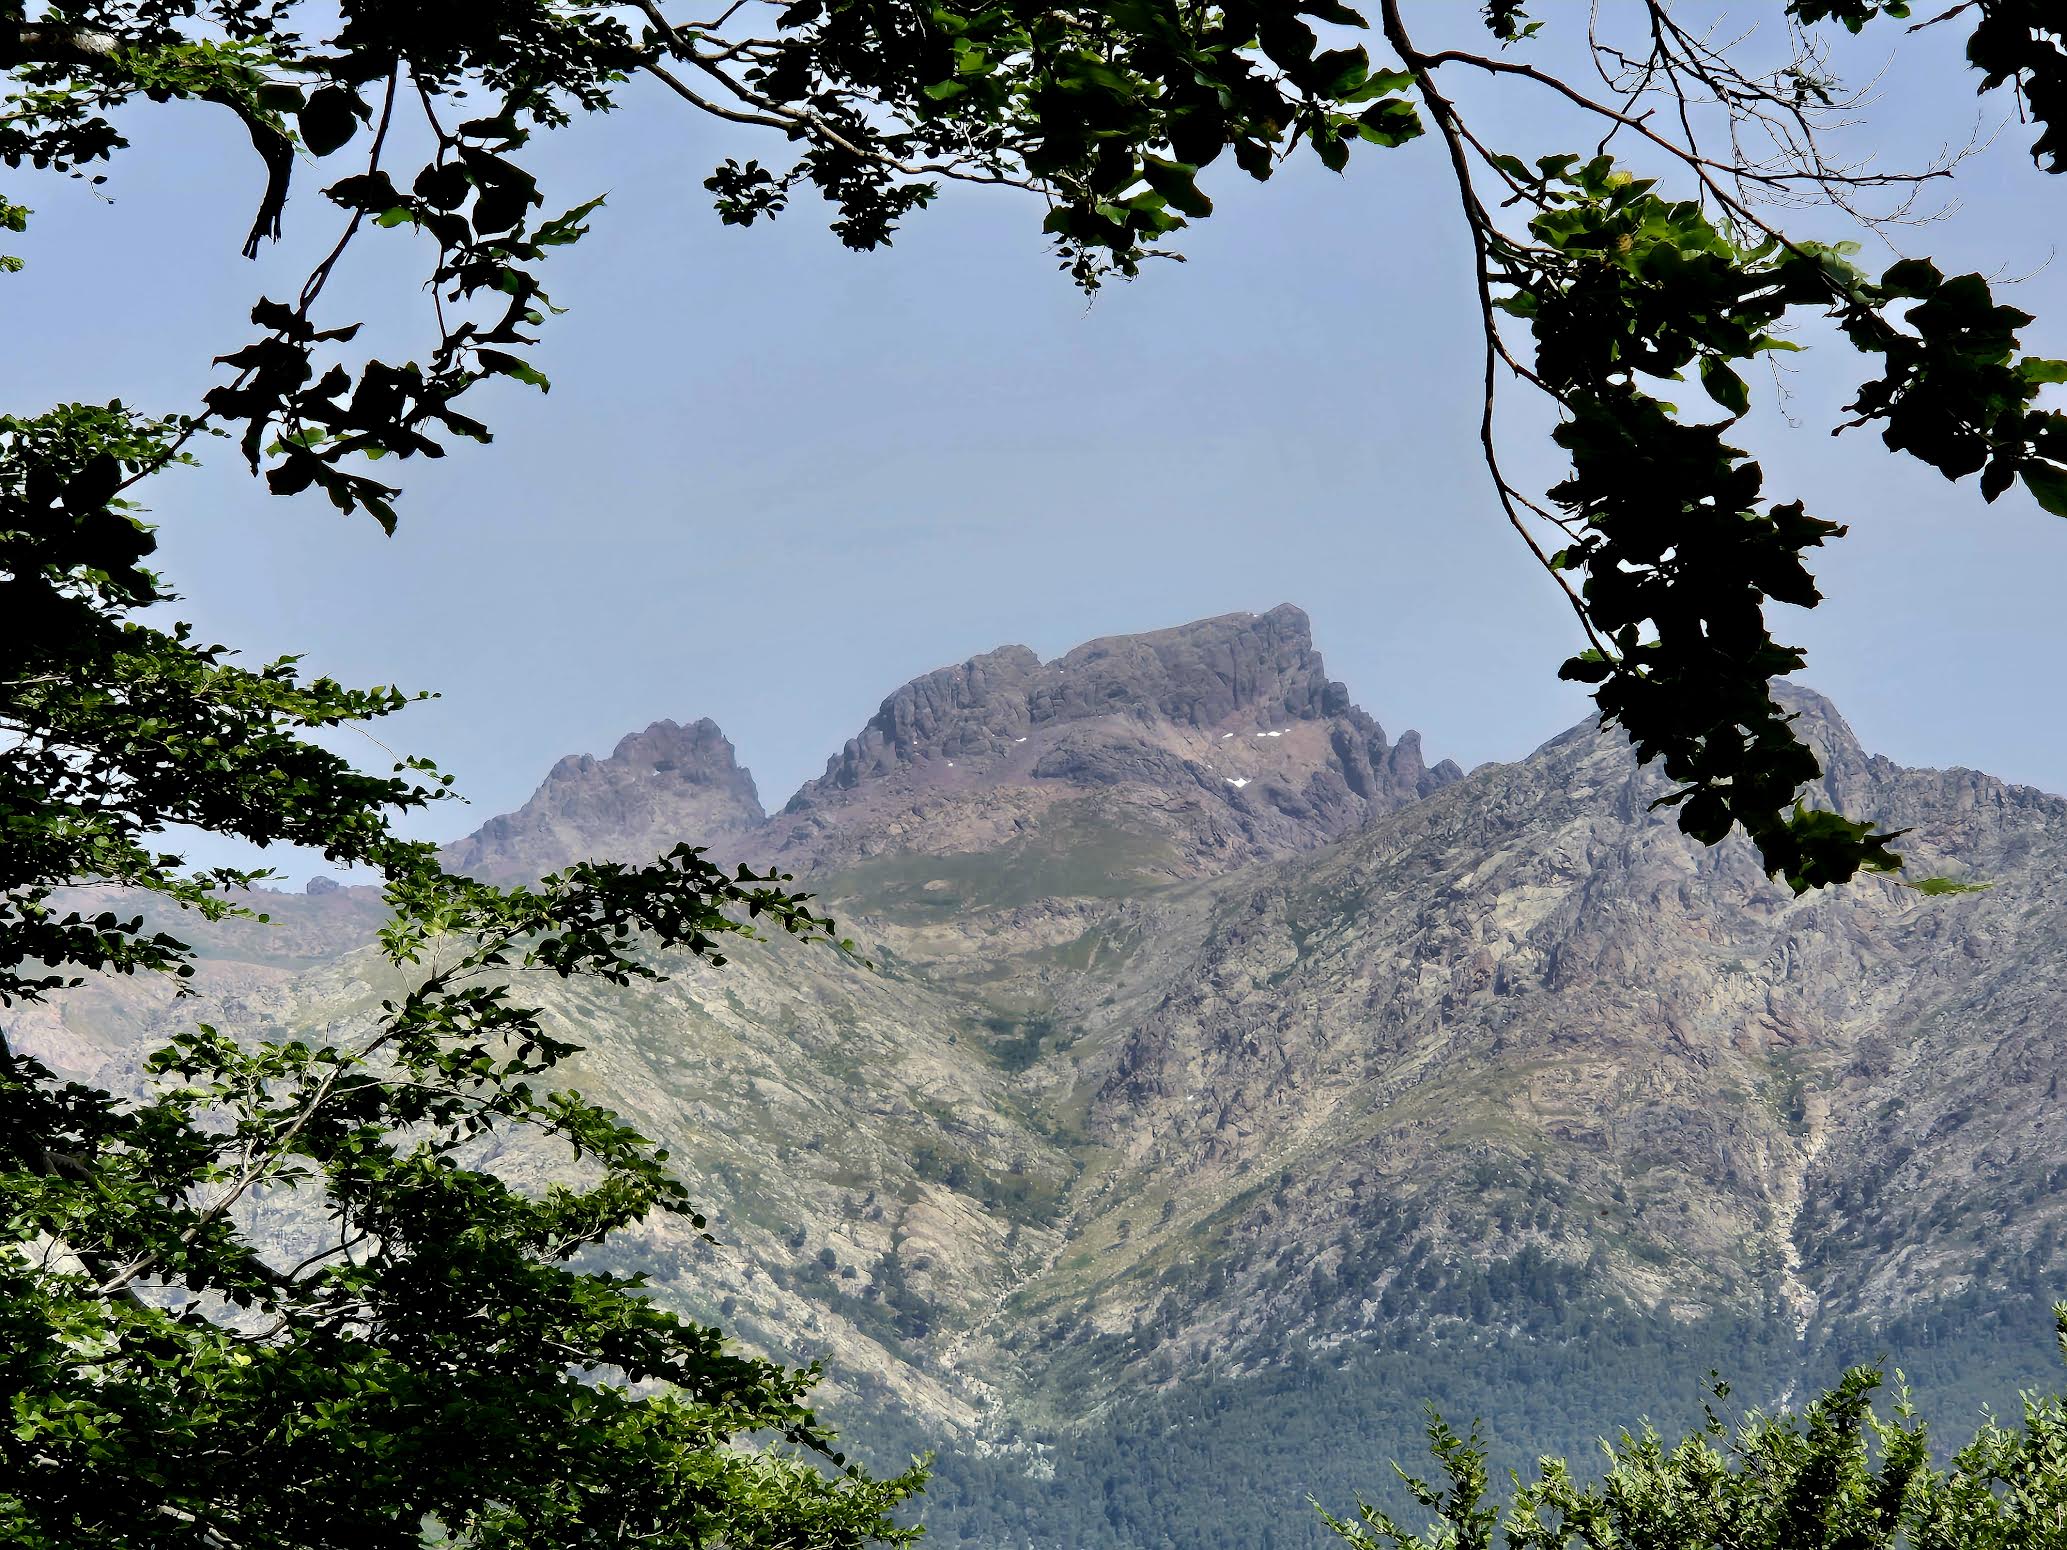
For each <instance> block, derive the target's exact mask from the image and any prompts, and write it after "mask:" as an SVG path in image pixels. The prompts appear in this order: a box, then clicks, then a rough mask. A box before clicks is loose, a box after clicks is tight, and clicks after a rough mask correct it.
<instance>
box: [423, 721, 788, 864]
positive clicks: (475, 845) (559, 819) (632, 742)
mask: <svg viewBox="0 0 2067 1550" xmlns="http://www.w3.org/2000/svg"><path fill="white" fill-rule="evenodd" d="M766 817H767V814H766V812H765V811H764V810H763V809H762V807H761V798H760V793H759V792H758V791H757V790H756V789H755V787H754V777H753V775H752V773H751V772H750V771H749V770H747V769H746V768H745V767H744V766H743V765H741V764H740V763H739V760H738V757H737V755H736V753H735V752H734V750H733V747H732V744H731V742H730V741H729V740H728V739H727V738H726V736H725V734H724V732H722V731H721V730H720V729H719V727H718V724H717V723H716V722H715V721H712V720H711V719H710V718H709V717H704V718H703V719H701V720H698V721H692V722H690V723H689V724H688V725H687V726H682V725H679V724H677V723H676V722H673V721H656V722H654V723H653V724H652V725H651V726H649V727H647V728H646V730H645V731H643V732H633V733H629V734H627V735H626V736H625V737H623V738H621V739H619V741H618V744H617V746H616V747H615V748H614V749H612V750H611V752H610V756H609V757H608V758H605V759H598V758H596V757H594V756H593V755H591V754H569V755H567V756H566V757H565V758H564V759H561V760H560V761H559V762H558V763H557V764H555V765H554V766H553V767H552V769H551V770H550V771H548V772H547V774H546V778H545V781H544V783H543V784H542V785H540V786H539V788H538V790H537V791H536V792H534V793H533V794H532V797H531V800H530V801H528V802H526V803H525V804H524V805H523V806H522V807H521V808H519V809H518V810H517V811H516V812H514V813H505V814H503V815H502V816H500V817H497V818H491V819H489V820H488V822H487V823H485V824H483V825H482V826H481V827H480V828H479V829H477V830H475V831H474V833H473V834H471V835H469V836H468V837H467V838H466V839H463V840H460V841H458V842H457V843H456V844H453V845H449V846H447V847H446V849H445V853H444V858H443V859H444V862H445V865H446V866H447V867H449V868H451V869H452V870H453V871H456V872H464V873H467V874H469V875H471V876H476V877H482V878H489V879H513V878H533V877H538V876H540V875H542V874H543V873H545V872H549V871H552V870H553V869H554V868H556V867H560V866H564V865H566V864H567V863H568V862H570V861H576V860H582V859H595V860H609V861H633V860H638V861H648V860H651V859H652V858H653V857H654V856H656V855H659V854H661V853H662V852H664V851H667V850H669V849H671V848H673V847H674V846H675V845H678V844H680V843H682V842H683V841H684V840H689V841H692V842H695V843H702V842H704V841H705V840H708V839H713V838H722V837H724V836H728V835H738V834H742V833H744V832H746V831H748V830H750V829H752V828H754V827H755V826H757V825H758V824H760V823H761V822H762V821H763V820H764V819H765V818H766Z"/></svg>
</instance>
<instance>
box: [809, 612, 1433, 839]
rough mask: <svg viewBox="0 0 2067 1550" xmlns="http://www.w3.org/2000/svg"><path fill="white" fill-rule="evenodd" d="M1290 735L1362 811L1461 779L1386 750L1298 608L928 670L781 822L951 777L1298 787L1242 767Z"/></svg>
mask: <svg viewBox="0 0 2067 1550" xmlns="http://www.w3.org/2000/svg"><path fill="white" fill-rule="evenodd" d="M1295 726H1296V727H1300V728H1303V729H1305V730H1306V731H1309V732H1310V731H1313V730H1316V729H1319V728H1321V727H1326V729H1327V734H1328V735H1327V736H1326V737H1324V738H1322V739H1320V740H1319V746H1317V747H1315V748H1314V749H1313V750H1312V752H1313V753H1314V754H1315V755H1316V756H1317V757H1316V758H1315V759H1314V760H1313V761H1311V762H1313V763H1315V764H1318V765H1328V766H1332V767H1333V770H1332V772H1333V774H1334V775H1335V777H1336V780H1337V782H1338V783H1339V784H1340V786H1341V787H1342V788H1343V792H1344V793H1345V794H1347V795H1350V796H1353V797H1354V798H1356V799H1357V801H1358V802H1359V803H1360V804H1361V803H1378V804H1380V805H1381V806H1384V807H1390V806H1394V805H1397V804H1398V803H1399V802H1400V801H1411V800H1413V799H1414V798H1415V797H1418V796H1422V795H1425V794H1426V793H1427V792H1428V791H1431V790H1434V789H1436V788H1437V787H1439V786H1442V785H1446V784H1448V783H1449V782H1450V781H1452V780H1455V779H1456V778H1458V775H1459V774H1460V773H1461V772H1460V771H1458V769H1457V767H1456V766H1455V765H1454V764H1452V763H1450V762H1449V761H1444V762H1443V763H1442V764H1440V765H1437V766H1436V767H1435V768H1433V769H1430V768H1428V767H1427V766H1426V764H1425V763H1424V761H1423V758H1422V753H1421V740H1420V737H1419V735H1418V734H1416V733H1412V732H1409V733H1407V734H1406V735H1405V736H1404V737H1402V738H1401V739H1400V740H1399V741H1398V742H1397V743H1392V742H1390V741H1388V739H1387V738H1386V736H1385V733H1384V730H1383V729H1382V728H1381V727H1380V726H1379V725H1378V723H1377V722H1376V721H1374V720H1373V719H1372V718H1371V717H1370V716H1368V715H1366V714H1365V713H1364V712H1363V711H1361V710H1359V709H1357V708H1356V706H1355V705H1354V704H1353V703H1352V702H1351V700H1350V696H1349V690H1348V689H1347V688H1346V687H1345V686H1344V685H1343V684H1341V683H1339V682H1336V681H1335V680H1333V679H1330V678H1329V677H1328V675H1327V670H1326V666H1325V664H1324V663H1323V662H1322V660H1321V655H1320V653H1319V652H1318V651H1316V650H1315V649H1314V645H1313V631H1312V626H1311V623H1310V622H1309V620H1308V619H1307V616H1306V614H1305V612H1304V611H1303V610H1301V609H1299V608H1296V607H1294V606H1293V605H1291V604H1289V603H1286V604H1281V605H1279V606H1278V607H1276V608H1273V609H1271V610H1270V611H1269V612H1267V613H1261V614H1254V613H1237V614H1222V615H1220V616H1218V617H1216V618H1211V619H1201V620H1198V621H1196V622H1194V623H1191V624H1185V625H1179V626H1177V627H1175V628H1173V629H1166V630H1155V631H1150V632H1148V633H1145V634H1139V635H1115V636H1107V637H1103V638H1101V639H1098V640H1093V641H1089V642H1086V643H1085V644H1084V645H1081V646H1078V647H1077V648H1076V649H1075V650H1073V651H1070V652H1068V653H1066V654H1065V655H1063V656H1061V657H1059V658H1057V659H1056V660H1054V661H1052V662H1045V663H1044V662H1042V661H1041V659H1040V658H1039V657H1038V656H1037V655H1035V653H1034V652H1032V651H1031V650H1029V649H1028V648H1027V647H1025V646H1005V647H1002V648H1000V649H999V650H996V651H992V652H988V653H985V654H984V655H982V656H977V657H971V658H970V659H969V660H968V661H966V662H964V663H962V664H960V665H959V666H957V667H946V668H941V669H939V670H937V671H935V672H931V673H927V674H925V675H923V676H921V677H919V678H915V679H913V680H912V681H911V682H910V683H908V684H906V685H905V686H904V687H903V688H901V689H899V690H898V691H897V692H896V693H894V694H892V695H891V696H890V697H889V698H888V699H886V700H884V701H883V704H882V706H881V708H880V709H878V710H877V712H876V714H875V715H874V716H873V717H871V718H870V720H869V722H868V724H867V725H866V726H865V727H863V728H862V730H861V732H860V733H859V734H858V735H857V736H855V737H854V738H852V739H850V740H849V741H848V743H847V745H846V746H845V747H844V748H842V749H841V751H840V752H839V753H838V754H836V755H834V756H833V757H832V758H831V759H829V760H828V761H827V762H826V770H825V774H824V775H823V776H821V777H820V778H819V779H817V780H814V781H809V782H806V783H805V785H804V786H803V788H802V789H801V790H799V791H798V793H797V794H796V796H794V797H793V798H791V799H790V802H789V804H788V806H787V807H786V808H785V809H784V811H785V813H790V814H797V813H805V812H810V811H812V810H814V809H818V808H821V807H822V806H824V805H825V804H827V803H828V802H836V801H838V800H839V799H840V798H841V796H842V794H844V793H850V792H855V791H857V790H859V789H860V788H862V787H865V786H867V785H869V784H870V783H871V782H876V781H881V780H886V779H896V778H897V777H900V776H902V777H905V778H906V781H907V782H909V781H910V780H911V779H912V778H914V777H916V778H918V779H920V780H921V781H923V779H924V777H925V776H927V775H929V774H933V775H941V776H944V775H945V772H946V771H947V770H950V769H954V770H959V771H962V772H964V773H963V774H962V776H961V779H962V780H963V781H967V780H969V779H971V778H973V777H975V776H977V775H980V774H994V775H998V776H1003V777H1005V778H1008V779H1010V778H1014V777H1017V778H1021V779H1025V778H1031V779H1036V780H1040V779H1065V780H1078V781H1084V782H1087V783H1089V784H1093V785H1104V784H1112V783H1115V782H1116V781H1119V780H1121V779H1125V778H1127V777H1128V776H1130V775H1133V776H1140V777H1143V778H1147V779H1151V780H1153V781H1156V782H1157V783H1164V782H1169V781H1174V782H1176V783H1177V784H1180V785H1182V784H1197V783H1199V782H1200V779H1201V777H1202V776H1208V777H1209V776H1216V775H1217V777H1218V779H1217V782H1216V781H1213V780H1208V781H1207V782H1206V784H1207V785H1208V786H1209V787H1211V786H1212V785H1214V784H1218V785H1221V786H1225V787H1226V788H1227V789H1228V790H1229V791H1232V792H1235V793H1240V792H1243V791H1245V790H1246V789H1247V788H1248V787H1249V786H1250V785H1251V784H1252V783H1255V782H1258V781H1262V782H1264V783H1266V784H1271V783H1273V781H1272V777H1273V776H1284V775H1290V776H1292V777H1294V778H1293V779H1292V780H1291V782H1290V785H1291V789H1293V790H1298V789H1300V788H1302V787H1303V786H1305V785H1306V784H1307V783H1308V777H1309V776H1310V774H1311V773H1312V772H1311V771H1309V770H1301V769H1296V768H1294V769H1287V770H1283V771H1280V770H1276V769H1266V768H1264V767H1262V766H1258V765H1256V763H1255V761H1254V760H1253V759H1251V758H1249V757H1248V755H1249V754H1252V753H1254V752H1256V751H1257V750H1255V749H1253V748H1250V747H1249V745H1250V744H1252V743H1264V744H1272V743H1279V742H1282V740H1283V739H1284V738H1286V737H1287V736H1288V735H1289V734H1291V733H1292V731H1293V729H1294V728H1295ZM1300 741H1306V742H1311V741H1314V740H1313V739H1311V738H1304V737H1303V738H1302V739H1300ZM1127 744H1131V745H1133V746H1132V747H1127V748H1123V747H1122V746H1121V745H1127ZM1219 744H1234V745H1236V746H1235V747H1231V748H1228V747H1219V746H1216V745H1219ZM1030 747H1031V749H1032V750H1033V751H1031V752H1029V751H1028V750H1029V748H1030ZM1269 751H1271V752H1283V751H1288V750H1284V749H1275V748H1273V749H1270V750H1269ZM1297 762H1298V761H1294V764H1295V765H1296V763H1297ZM1223 766H1224V768H1223ZM1274 783H1275V784H1279V785H1284V784H1286V782H1285V781H1284V780H1283V779H1279V780H1276V781H1275V782H1274ZM1222 794H1223V795H1224V793H1222Z"/></svg>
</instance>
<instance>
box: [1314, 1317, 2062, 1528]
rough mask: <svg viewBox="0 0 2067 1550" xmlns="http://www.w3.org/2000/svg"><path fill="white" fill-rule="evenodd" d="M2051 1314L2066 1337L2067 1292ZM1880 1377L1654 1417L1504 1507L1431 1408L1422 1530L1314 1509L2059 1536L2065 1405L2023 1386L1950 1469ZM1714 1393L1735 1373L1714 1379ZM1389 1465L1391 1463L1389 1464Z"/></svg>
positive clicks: (1462, 1522) (1473, 1452) (1546, 1475)
mask: <svg viewBox="0 0 2067 1550" xmlns="http://www.w3.org/2000/svg"><path fill="white" fill-rule="evenodd" d="M2054 1319H2055V1322H2056V1323H2057V1325H2058V1326H2059V1328H2060V1330H2061V1343H2062V1348H2063V1350H2067V1304H2060V1305H2057V1306H2056V1307H2055V1309H2054ZM1880 1382H1881V1375H1880V1373H1879V1372H1878V1371H1876V1370H1874V1369H1872V1368H1867V1367H1855V1368H1852V1369H1851V1370H1849V1371H1847V1372H1846V1373H1845V1374H1844V1376H1843V1377H1842V1378H1841V1379H1840V1380H1839V1381H1838V1383H1837V1385H1836V1386H1835V1387H1834V1388H1832V1389H1831V1390H1830V1391H1829V1392H1828V1393H1826V1394H1823V1395H1821V1396H1820V1397H1818V1398H1817V1399H1815V1400H1813V1401H1811V1402H1810V1403H1809V1404H1808V1405H1806V1406H1804V1407H1803V1409H1802V1411H1801V1413H1800V1414H1799V1415H1796V1414H1792V1413H1790V1412H1788V1411H1785V1410H1781V1411H1777V1412H1775V1413H1773V1414H1770V1415H1758V1414H1755V1415H1753V1416H1752V1417H1751V1418H1750V1419H1749V1420H1748V1421H1746V1422H1745V1423H1744V1425H1743V1426H1742V1427H1740V1428H1739V1429H1737V1430H1736V1431H1735V1432H1734V1433H1733V1432H1732V1431H1731V1430H1730V1429H1729V1428H1727V1427H1726V1426H1724V1425H1723V1423H1722V1422H1721V1421H1720V1420H1719V1419H1718V1418H1717V1417H1716V1415H1715V1413H1714V1411H1713V1410H1710V1411H1709V1413H1708V1418H1707V1422H1706V1425H1705V1426H1704V1427H1703V1429H1702V1430H1701V1431H1698V1432H1696V1433H1694V1434H1693V1435H1692V1436H1690V1437H1687V1438H1685V1439H1683V1440H1682V1441H1681V1442H1679V1443H1678V1444H1676V1445H1674V1446H1671V1447H1668V1446H1667V1445H1666V1443H1665V1441H1664V1439H1663V1438H1661V1437H1660V1436H1659V1435H1658V1434H1657V1433H1656V1432H1655V1431H1653V1430H1652V1429H1651V1428H1650V1427H1648V1426H1646V1427H1644V1428H1643V1429H1642V1431H1641V1432H1640V1433H1638V1434H1637V1435H1635V1436H1632V1435H1631V1434H1629V1433H1628V1432H1624V1433H1622V1435H1621V1437H1620V1438H1619V1439H1618V1440H1617V1441H1616V1442H1615V1443H1613V1444H1612V1445H1608V1444H1604V1445H1603V1448H1604V1452H1605V1454H1606V1460H1607V1470H1606V1473H1605V1474H1604V1475H1603V1476H1602V1477H1601V1478H1600V1479H1599V1480H1597V1481H1594V1482H1592V1483H1590V1484H1581V1483H1580V1481H1579V1480H1578V1478H1577V1477H1576V1476H1575V1475H1574V1473H1573V1470H1572V1467H1571V1465H1570V1464H1568V1463H1567V1462H1566V1461H1565V1460H1563V1459H1560V1458H1545V1459H1542V1460H1540V1461H1539V1462H1538V1469H1537V1478H1536V1479H1535V1480H1533V1481H1531V1482H1529V1483H1528V1484H1527V1485H1523V1484H1521V1483H1520V1482H1519V1481H1516V1482H1515V1490H1514V1494H1513V1497H1512V1499H1511V1501H1510V1503H1509V1505H1508V1508H1507V1511H1506V1513H1505V1515H1504V1516H1503V1515H1502V1513H1501V1512H1500V1511H1499V1509H1498V1508H1496V1507H1494V1506H1491V1505H1489V1504H1488V1502H1487V1500H1486V1487H1487V1470H1486V1456H1485V1449H1484V1447H1483V1446H1482V1445H1481V1443H1480V1440H1479V1435H1478V1432H1477V1429H1476V1428H1474V1429H1473V1430H1472V1432H1471V1433H1470V1434H1469V1435H1468V1436H1464V1437H1460V1436H1458V1435H1457V1433H1456V1432H1455V1431H1454V1430H1453V1429H1452V1428H1451V1427H1450V1426H1449V1425H1448V1424H1447V1423H1446V1422H1444V1421H1443V1419H1442V1418H1441V1417H1440V1416H1432V1417H1431V1419H1430V1422H1429V1427H1428V1437H1429V1443H1430V1448H1431V1452H1432V1453H1433V1454H1434V1456H1435V1459H1436V1461H1437V1463H1438V1464H1439V1465H1440V1466H1441V1469H1442V1479H1441V1480H1440V1481H1433V1480H1428V1479H1423V1478H1420V1477H1417V1476H1414V1475H1410V1474H1408V1473H1407V1472H1406V1471H1405V1470H1400V1471H1399V1473H1400V1477H1401V1479H1402V1480H1403V1481H1404V1482H1405V1484H1406V1487H1407V1490H1408V1491H1409V1493H1410V1494H1411V1495H1412V1496H1413V1498H1414V1499H1415V1501H1416V1502H1418V1503H1419V1504H1420V1505H1421V1506H1422V1507H1424V1508H1426V1509H1427V1510H1428V1511H1429V1512H1430V1513H1431V1514H1433V1519H1432V1521H1431V1522H1430V1523H1429V1524H1428V1526H1427V1527H1426V1528H1425V1529H1423V1530H1422V1531H1420V1532H1415V1531H1414V1530H1412V1529H1410V1528H1407V1527H1406V1526H1404V1525H1402V1524H1400V1523H1399V1522H1397V1521H1396V1520H1395V1519H1393V1518H1392V1517H1391V1516H1390V1515H1388V1514H1387V1513H1385V1512H1383V1511H1381V1510H1380V1509H1378V1508H1376V1507H1374V1506H1372V1505H1371V1504H1370V1503H1368V1502H1363V1503H1360V1504H1359V1508H1358V1511H1357V1514H1356V1516H1355V1517H1353V1518H1336V1517H1334V1516H1332V1515H1331V1514H1329V1513H1328V1512H1327V1511H1326V1510H1325V1509H1323V1510H1322V1513H1321V1515H1322V1517H1323V1518H1324V1519H1325V1520H1326V1522H1327V1525H1328V1527H1329V1528H1330V1529H1332V1530H1333V1531H1334V1532H1335V1533H1336V1534H1337V1535H1338V1536H1339V1537H1340V1538H1342V1539H1343V1540H1345V1541H1347V1542H1348V1543H1349V1544H1350V1545H1352V1546H1355V1547H1357V1550H1381V1547H1382V1550H1491V1547H1492V1545H1493V1542H1494V1536H1495V1534H1496V1533H1498V1534H1499V1536H1500V1539H1501V1541H1502V1543H1504V1544H1505V1545H1506V1546H1507V1547H1508V1550H1599V1547H1603V1546H1609V1545H1647V1546H1648V1545H1661V1546H1662V1545H1689V1546H1692V1545H1730V1546H1733V1547H1735V1550H1840V1547H1843V1550H1896V1547H1897V1546H1902V1547H1907V1550H1955V1547H1958V1550H1969V1547H1970V1550H1980V1547H1983V1546H2011V1545H2051V1544H2056V1543H2058V1540H2059V1533H2060V1525H2061V1523H2062V1521H2063V1520H2067V1405H2063V1403H2062V1401H2061V1399H2060V1398H2059V1396H2057V1395H2051V1394H2048V1395H2038V1394H2027V1395H2025V1396H2024V1415H2023V1425H2022V1427H2021V1428H2011V1427H2005V1426H2002V1425H1999V1424H1998V1423H1996V1422H1995V1421H1994V1420H1992V1419H1991V1420H1989V1421H1987V1422H1986V1423H1984V1424H1983V1426H1982V1427H1981V1429H1980V1431H1979V1433H1978V1434H1977V1435H1976V1436H1975V1437H1974V1439H1973V1441H1972V1442H1970V1443H1968V1444H1967V1445H1966V1446H1965V1447H1964V1448H1962V1449H1960V1450H1959V1452H1957V1453H1955V1454H1954V1455H1953V1456H1952V1457H1951V1459H1950V1460H1948V1461H1947V1463H1946V1464H1945V1466H1944V1467H1942V1468H1940V1467H1938V1466H1935V1465H1933V1464H1932V1462H1931V1452H1930V1435H1929V1431H1928V1429H1927V1428H1926V1426H1925V1425H1924V1423H1923V1422H1922V1421H1920V1420H1919V1419H1917V1417H1916V1414H1915V1412H1914V1411H1913V1410H1912V1409H1911V1407H1910V1406H1909V1404H1908V1402H1907V1399H1906V1396H1904V1395H1901V1394H1899V1393H1898V1397H1897V1400H1896V1403H1895V1406H1894V1413H1893V1415H1892V1416H1891V1417H1889V1418H1887V1419H1883V1418H1881V1417H1880V1416H1878V1415H1876V1414H1875V1413H1874V1411H1873V1406H1872V1400H1873V1395H1874V1393H1875V1391H1876V1390H1877V1389H1878V1388H1879V1386H1880ZM1716 1392H1717V1394H1718V1396H1720V1397H1723V1398H1727V1397H1728V1394H1729V1387H1728V1385H1727V1384H1718V1385H1717V1387H1716ZM1394 1467H1395V1468H1397V1467H1398V1466H1394Z"/></svg>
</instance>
